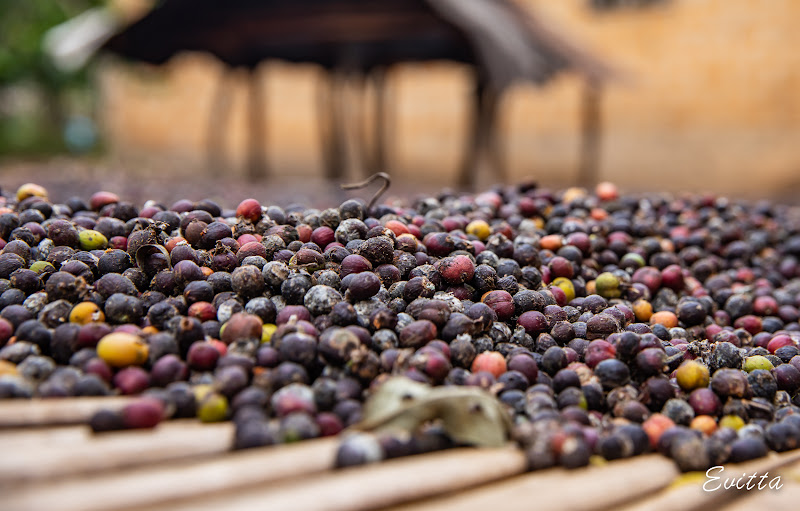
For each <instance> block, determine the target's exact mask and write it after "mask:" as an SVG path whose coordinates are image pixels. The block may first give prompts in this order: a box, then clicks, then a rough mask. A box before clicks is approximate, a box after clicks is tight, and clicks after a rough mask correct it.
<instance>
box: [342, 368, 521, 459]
mask: <svg viewBox="0 0 800 511" xmlns="http://www.w3.org/2000/svg"><path fill="white" fill-rule="evenodd" d="M431 420H439V421H441V424H442V427H443V428H444V430H445V432H446V433H447V434H448V435H449V436H450V438H452V439H453V440H454V441H456V442H458V443H463V444H469V445H475V446H482V447H497V446H501V445H503V444H505V443H506V441H507V439H508V436H509V433H510V431H511V420H510V418H509V416H508V414H507V412H506V410H505V409H504V408H503V406H502V405H501V404H500V403H499V402H498V401H497V400H496V399H495V398H494V397H493V396H492V395H491V394H488V393H487V392H485V391H483V390H481V389H479V388H477V387H429V386H428V385H424V384H422V383H417V382H414V381H412V380H409V379H407V378H402V377H396V378H392V379H390V380H387V381H386V383H384V384H383V385H382V386H381V387H380V388H379V389H378V390H377V392H375V394H373V395H372V396H371V397H370V399H369V400H368V401H367V403H366V405H365V406H364V419H363V420H362V421H361V423H359V424H358V425H356V429H361V430H370V431H373V432H376V433H382V432H391V431H394V432H397V431H407V432H413V431H414V430H416V429H418V428H419V427H420V426H421V425H422V424H424V423H426V422H428V421H431Z"/></svg>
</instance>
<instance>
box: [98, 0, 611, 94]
mask: <svg viewBox="0 0 800 511" xmlns="http://www.w3.org/2000/svg"><path fill="white" fill-rule="evenodd" d="M105 48H107V49H109V50H111V51H113V52H116V53H118V54H120V55H123V56H126V57H129V58H133V59H136V60H141V61H145V62H150V63H153V64H161V63H164V62H166V61H167V60H169V59H170V58H171V57H172V56H174V55H175V54H176V53H179V52H181V51H184V50H191V51H205V52H209V53H211V54H213V55H215V56H216V57H218V58H219V59H220V60H222V61H223V62H225V63H227V64H229V65H231V66H246V67H255V66H256V65H258V63H259V62H261V61H263V60H265V59H282V60H287V61H291V62H310V63H316V64H319V65H321V66H323V67H326V68H329V69H330V68H334V67H339V68H347V69H352V70H356V71H368V70H369V69H371V68H372V67H375V66H383V65H390V64H393V63H397V62H407V61H423V60H440V59H442V60H452V61H456V62H463V63H467V64H471V65H473V66H475V67H476V68H477V69H478V70H479V72H483V73H484V74H485V76H486V78H488V80H489V81H490V82H491V83H492V84H493V85H494V86H495V87H498V88H503V87H506V86H508V85H509V84H511V83H512V82H515V81H518V80H530V81H534V82H543V81H545V80H547V79H548V78H550V77H551V76H553V75H554V74H555V73H557V72H559V71H562V70H566V69H571V70H574V71H577V72H579V73H582V74H584V75H586V76H587V77H588V78H590V79H592V80H596V79H602V78H603V77H604V76H605V75H606V74H607V68H606V67H605V66H604V65H603V64H602V63H601V62H600V61H599V60H597V59H595V58H593V57H591V56H589V55H588V54H586V53H584V52H582V51H580V50H578V49H577V48H576V47H574V46H573V45H571V44H570V43H568V42H567V41H566V40H565V39H564V38H563V37H560V36H558V35H556V34H555V33H554V32H552V31H550V30H548V29H547V28H546V27H544V26H543V24H542V23H541V22H539V20H537V19H536V18H535V17H534V16H533V15H532V14H531V13H530V12H528V11H526V10H524V9H522V8H521V7H519V6H518V5H517V4H515V3H514V2H513V0H228V1H220V0H163V1H162V2H160V3H159V4H158V5H157V6H156V7H155V8H154V9H153V10H152V11H150V13H148V14H147V15H146V16H144V17H143V18H142V19H140V20H139V21H137V22H135V23H134V24H132V25H130V26H129V27H127V28H125V29H124V30H123V31H122V32H120V33H119V34H117V35H115V36H114V37H112V38H111V39H110V40H109V41H108V42H107V43H106V44H105Z"/></svg>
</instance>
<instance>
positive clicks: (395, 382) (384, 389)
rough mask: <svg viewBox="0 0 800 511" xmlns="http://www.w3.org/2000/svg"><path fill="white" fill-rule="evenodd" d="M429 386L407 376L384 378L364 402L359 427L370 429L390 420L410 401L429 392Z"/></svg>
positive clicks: (407, 405) (416, 399)
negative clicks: (362, 417)
mask: <svg viewBox="0 0 800 511" xmlns="http://www.w3.org/2000/svg"><path fill="white" fill-rule="evenodd" d="M431 390H432V389H431V387H430V386H429V385H425V384H424V383H419V382H416V381H414V380H411V379H409V378H401V377H395V378H390V379H388V380H386V381H385V382H384V383H383V385H381V386H380V387H379V388H378V390H377V391H376V392H375V393H374V394H373V395H372V396H371V397H370V398H369V399H368V400H367V402H366V403H365V404H364V410H363V416H364V419H363V420H362V421H361V424H360V425H359V429H372V428H374V427H377V426H379V425H380V424H383V423H385V422H387V421H390V420H392V419H393V418H394V417H396V416H397V414H398V413H401V412H402V411H403V410H404V409H406V408H408V407H409V405H411V404H412V403H415V402H417V401H418V400H419V399H420V398H422V397H424V396H426V395H428V394H429V393H430V392H431Z"/></svg>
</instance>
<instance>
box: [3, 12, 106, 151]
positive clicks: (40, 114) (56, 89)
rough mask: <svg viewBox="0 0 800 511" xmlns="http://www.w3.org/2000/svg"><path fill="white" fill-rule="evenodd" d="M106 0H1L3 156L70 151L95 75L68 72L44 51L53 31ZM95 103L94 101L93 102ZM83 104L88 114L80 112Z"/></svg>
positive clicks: (81, 71) (86, 107)
mask: <svg viewBox="0 0 800 511" xmlns="http://www.w3.org/2000/svg"><path fill="white" fill-rule="evenodd" d="M103 4H105V2H104V1H103V0H0V157H2V156H8V155H36V154H52V153H55V152H61V151H64V150H65V149H66V146H65V144H64V140H63V136H62V131H63V128H64V126H65V123H66V122H67V119H68V118H69V116H70V115H72V114H74V113H80V114H86V113H89V112H86V111H85V110H87V109H89V108H90V107H88V106H87V105H86V103H87V99H86V98H90V97H91V83H90V79H89V72H88V70H86V69H82V70H80V71H78V72H74V73H64V72H62V71H59V70H58V69H56V68H55V67H54V66H53V65H52V63H51V62H50V61H49V60H48V58H47V56H46V55H45V53H44V51H43V45H42V40H43V37H44V35H45V33H46V32H47V31H48V30H49V29H50V28H52V27H54V26H56V25H58V24H59V23H63V22H64V21H66V20H68V19H70V18H72V17H73V16H75V15H78V14H80V13H82V12H84V11H86V10H87V9H90V8H92V7H97V6H100V5H103ZM89 102H91V101H90V100H89ZM75 104H78V105H79V106H80V107H81V109H82V110H84V111H82V112H74V111H73V110H74V109H75Z"/></svg>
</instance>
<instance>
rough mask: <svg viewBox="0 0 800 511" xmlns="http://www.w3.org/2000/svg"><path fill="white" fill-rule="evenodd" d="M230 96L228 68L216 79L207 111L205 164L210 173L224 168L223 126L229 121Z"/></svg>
mask: <svg viewBox="0 0 800 511" xmlns="http://www.w3.org/2000/svg"><path fill="white" fill-rule="evenodd" d="M231 98H232V94H231V80H230V77H229V76H228V69H225V70H223V71H222V72H221V73H220V75H219V78H218V79H217V83H216V86H215V87H214V92H213V93H212V95H211V105H210V108H209V113H208V125H207V127H206V158H207V160H206V164H207V166H208V172H209V173H210V174H216V173H219V172H221V171H223V170H224V169H225V163H226V162H225V127H226V126H227V125H228V122H229V121H230V115H229V114H230V110H231Z"/></svg>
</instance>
